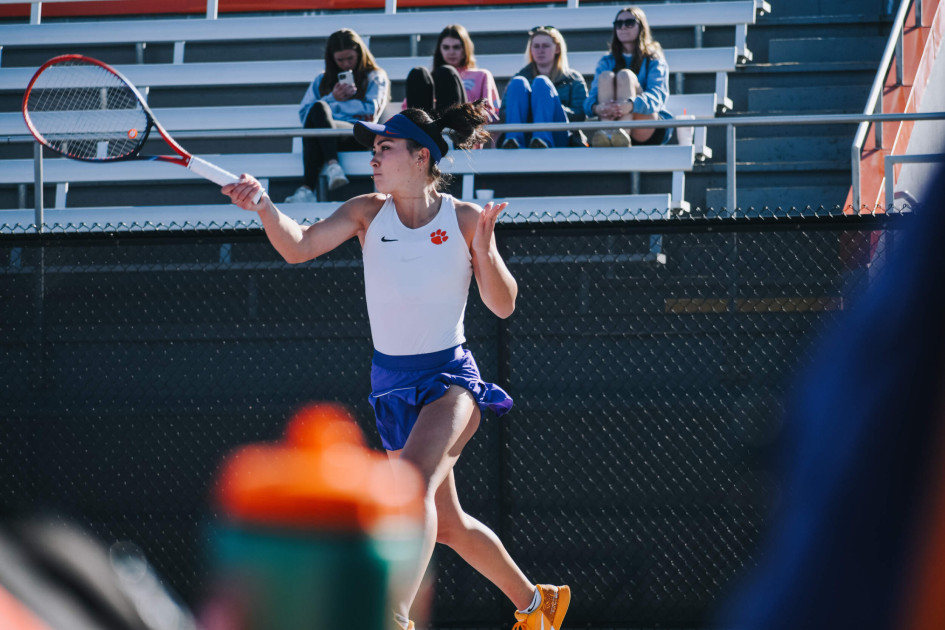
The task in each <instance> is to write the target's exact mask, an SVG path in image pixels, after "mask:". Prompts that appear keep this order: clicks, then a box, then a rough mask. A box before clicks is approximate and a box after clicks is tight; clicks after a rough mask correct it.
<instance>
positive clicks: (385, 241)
mask: <svg viewBox="0 0 945 630" xmlns="http://www.w3.org/2000/svg"><path fill="white" fill-rule="evenodd" d="M397 240H399V239H396V238H387V237H386V236H382V237H381V242H382V243H393V242H394V241H397Z"/></svg>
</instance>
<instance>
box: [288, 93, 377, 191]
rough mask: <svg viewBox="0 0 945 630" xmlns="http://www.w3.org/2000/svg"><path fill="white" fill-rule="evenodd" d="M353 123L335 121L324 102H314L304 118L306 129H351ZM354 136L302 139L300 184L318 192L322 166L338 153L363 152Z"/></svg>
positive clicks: (335, 157) (336, 156)
mask: <svg viewBox="0 0 945 630" xmlns="http://www.w3.org/2000/svg"><path fill="white" fill-rule="evenodd" d="M353 127H354V124H353V123H349V122H346V121H344V120H335V119H334V117H332V115H331V108H330V107H328V104H327V103H325V102H324V101H315V104H314V105H312V109H310V110H309V112H308V116H306V117H305V128H306V129H352V128H353ZM363 149H364V147H362V146H361V145H360V144H358V142H357V140H355V139H354V136H353V135H352V136H342V137H338V136H332V137H324V138H302V167H303V169H304V173H305V174H304V176H303V179H302V183H303V184H305V185H306V186H308V187H309V188H311V189H312V190H318V176H319V175H320V174H321V172H322V166H324V165H325V162H327V161H328V160H337V159H338V151H339V150H342V151H360V150H363Z"/></svg>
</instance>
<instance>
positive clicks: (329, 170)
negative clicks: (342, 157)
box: [322, 162, 348, 190]
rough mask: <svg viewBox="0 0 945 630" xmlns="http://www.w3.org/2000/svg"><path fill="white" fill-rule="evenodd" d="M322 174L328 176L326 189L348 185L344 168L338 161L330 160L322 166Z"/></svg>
mask: <svg viewBox="0 0 945 630" xmlns="http://www.w3.org/2000/svg"><path fill="white" fill-rule="evenodd" d="M322 175H323V176H324V177H327V178H328V190H335V189H336V188H341V187H342V186H347V185H348V178H347V177H345V172H344V169H342V168H341V164H338V162H332V163H331V164H326V165H325V166H323V167H322Z"/></svg>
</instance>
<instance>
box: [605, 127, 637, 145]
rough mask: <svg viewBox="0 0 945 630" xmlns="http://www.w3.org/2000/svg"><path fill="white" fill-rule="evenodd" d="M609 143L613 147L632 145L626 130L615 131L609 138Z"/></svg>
mask: <svg viewBox="0 0 945 630" xmlns="http://www.w3.org/2000/svg"><path fill="white" fill-rule="evenodd" d="M610 143H611V144H612V145H614V146H615V147H629V146H630V145H631V144H632V143H631V142H630V134H628V133H627V130H626V129H617V130H616V131H614V133H613V135H611V136H610Z"/></svg>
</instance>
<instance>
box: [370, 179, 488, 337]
mask: <svg viewBox="0 0 945 630" xmlns="http://www.w3.org/2000/svg"><path fill="white" fill-rule="evenodd" d="M442 198H443V201H442V202H441V204H440V209H439V211H438V212H437V213H436V216H435V217H433V220H432V221H430V223H428V224H427V225H424V226H423V227H420V228H417V229H411V228H408V227H407V226H405V225H404V224H403V223H402V222H401V220H400V217H399V216H397V209H396V208H395V207H394V200H393V198H392V197H388V198H387V201H385V202H384V205H383V206H381V209H380V211H378V213H377V216H375V217H374V220H373V221H371V225H370V226H368V229H367V232H366V233H365V235H364V248H363V250H362V255H363V257H364V288H365V294H366V296H367V308H368V317H369V318H370V320H371V336H372V337H373V339H374V348H375V350H377V351H378V352H382V353H383V354H390V355H411V354H425V353H427V352H437V351H439V350H445V349H447V348H451V347H453V346H456V345H459V344H461V343H463V342H464V341H466V337H465V336H464V333H463V316H464V315H465V311H466V297H467V296H468V295H469V283H470V279H471V278H472V255H471V254H470V252H469V247H468V246H467V245H466V239H464V238H463V234H462V232H461V231H460V229H459V221H458V219H457V218H456V205H455V204H454V201H453V197H451V196H450V195H447V194H443V195H442Z"/></svg>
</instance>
